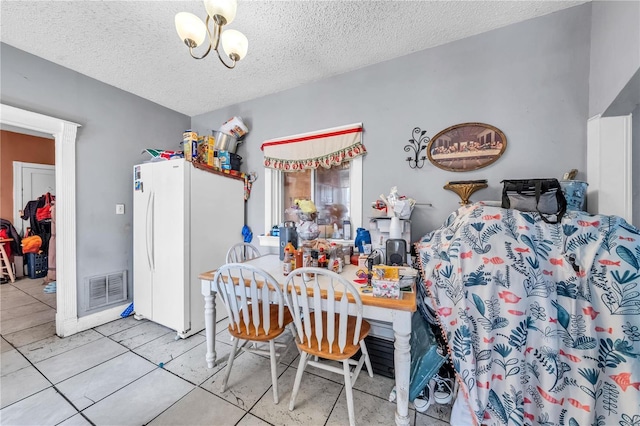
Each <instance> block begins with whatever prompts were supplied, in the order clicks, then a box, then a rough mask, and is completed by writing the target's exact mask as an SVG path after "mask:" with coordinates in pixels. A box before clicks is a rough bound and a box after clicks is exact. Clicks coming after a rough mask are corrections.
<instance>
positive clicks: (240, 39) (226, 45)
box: [220, 30, 249, 61]
mask: <svg viewBox="0 0 640 426" xmlns="http://www.w3.org/2000/svg"><path fill="white" fill-rule="evenodd" d="M220 41H221V43H222V48H223V49H224V51H225V53H226V54H227V55H228V56H229V57H231V55H232V54H235V55H238V59H237V60H238V61H239V60H241V59H242V58H244V57H245V56H247V49H248V48H249V40H247V37H246V36H245V35H244V34H242V33H241V32H240V31H237V30H226V31H224V32H223V33H222V36H221V37H220Z"/></svg>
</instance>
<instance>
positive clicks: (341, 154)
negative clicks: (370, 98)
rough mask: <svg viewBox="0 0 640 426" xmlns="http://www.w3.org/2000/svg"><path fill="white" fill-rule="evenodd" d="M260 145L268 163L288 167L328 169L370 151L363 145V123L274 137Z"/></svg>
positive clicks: (292, 169) (273, 167)
mask: <svg viewBox="0 0 640 426" xmlns="http://www.w3.org/2000/svg"><path fill="white" fill-rule="evenodd" d="M260 149H262V151H264V166H265V167H269V168H271V169H277V170H284V171H296V170H305V169H317V168H318V167H324V168H326V169H328V168H330V167H331V166H336V165H338V164H340V163H342V162H343V161H349V160H352V159H354V158H355V157H357V156H359V155H363V154H365V153H366V152H367V150H366V149H365V147H364V145H362V123H356V124H350V125H348V126H340V127H334V128H331V129H324V130H320V131H317V132H311V133H303V134H299V135H293V136H287V137H285V138H277V139H271V140H268V141H265V142H264V143H263V144H262V146H261V147H260Z"/></svg>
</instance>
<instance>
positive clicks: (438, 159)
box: [427, 123, 507, 172]
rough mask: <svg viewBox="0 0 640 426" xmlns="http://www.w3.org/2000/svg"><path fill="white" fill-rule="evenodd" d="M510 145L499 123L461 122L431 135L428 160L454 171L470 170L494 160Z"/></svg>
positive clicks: (479, 167)
mask: <svg viewBox="0 0 640 426" xmlns="http://www.w3.org/2000/svg"><path fill="white" fill-rule="evenodd" d="M506 148H507V138H506V137H505V135H504V133H502V131H501V130H500V129H498V128H497V127H494V126H491V125H490V124H484V123H462V124H456V125H455V126H451V127H447V128H446V129H444V130H443V131H441V132H440V133H438V134H437V135H435V136H434V137H432V138H431V141H430V142H429V145H428V146H427V155H428V156H429V161H431V163H433V165H434V166H436V167H439V168H441V169H443V170H448V171H451V172H469V171H471V170H478V169H481V168H483V167H487V166H488V165H489V164H492V163H494V162H495V161H496V160H497V159H498V158H500V156H501V155H502V154H503V153H504V150H505V149H506Z"/></svg>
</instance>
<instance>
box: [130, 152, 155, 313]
mask: <svg viewBox="0 0 640 426" xmlns="http://www.w3.org/2000/svg"><path fill="white" fill-rule="evenodd" d="M152 194H153V164H151V163H149V164H140V165H137V166H134V168H133V308H134V310H135V312H136V317H140V318H142V317H144V318H149V319H151V318H153V304H152V297H153V269H152V267H151V241H152V235H151V233H152V232H153V230H152V229H151V214H152V208H153V205H152V203H153V198H152Z"/></svg>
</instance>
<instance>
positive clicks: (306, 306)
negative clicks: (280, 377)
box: [285, 268, 373, 425]
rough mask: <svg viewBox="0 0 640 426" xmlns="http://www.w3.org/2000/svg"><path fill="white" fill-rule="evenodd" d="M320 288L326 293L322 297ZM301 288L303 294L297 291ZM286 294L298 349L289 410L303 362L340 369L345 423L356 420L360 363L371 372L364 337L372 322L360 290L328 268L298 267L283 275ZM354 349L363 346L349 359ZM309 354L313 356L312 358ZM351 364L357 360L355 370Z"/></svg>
mask: <svg viewBox="0 0 640 426" xmlns="http://www.w3.org/2000/svg"><path fill="white" fill-rule="evenodd" d="M312 274H313V276H312ZM325 292H326V293H325ZM322 293H325V294H326V296H325V297H323V294H322ZM300 294H306V295H307V297H300V296H299V295H300ZM285 296H286V298H287V306H288V307H289V310H290V311H291V315H292V316H293V320H294V321H293V323H294V325H295V329H296V344H297V345H298V349H300V351H301V353H300V362H299V364H298V371H297V373H296V380H295V383H294V386H293V392H292V394H291V401H290V402H289V410H293V408H294V406H295V402H296V397H297V396H298V391H299V390H300V382H301V380H302V373H304V369H305V368H306V367H307V365H311V366H313V367H318V368H322V369H323V370H327V371H331V372H334V373H337V374H343V375H344V384H345V393H346V394H347V408H348V411H349V424H351V425H354V424H355V415H354V409H353V392H352V386H353V384H354V383H355V381H356V379H357V378H358V375H359V374H360V370H361V369H362V365H363V363H365V364H366V366H367V371H368V372H369V376H371V377H373V371H372V369H371V361H370V359H369V353H368V352H367V346H366V345H365V342H364V338H365V337H366V336H367V334H369V329H370V325H369V323H368V322H367V321H365V320H363V319H362V300H361V299H360V294H359V293H358V290H357V289H356V288H355V287H354V286H353V284H351V283H350V282H349V281H348V280H346V279H345V278H343V277H341V276H340V275H338V274H336V273H335V272H332V271H329V270H327V269H321V268H298V269H296V270H294V271H292V272H291V273H290V274H289V276H288V277H287V280H286V285H285ZM349 296H351V298H352V300H351V301H350V300H349ZM350 311H351V315H350ZM358 349H360V350H362V355H361V356H360V359H359V360H358V361H355V360H352V359H351V357H352V356H353V355H355V354H356V353H357V352H358ZM311 357H315V358H314V359H313V360H312V359H310V358H311ZM318 358H322V359H327V360H333V361H342V369H340V368H337V367H334V366H331V365H327V364H325V363H322V362H319V361H318ZM352 365H353V366H355V368H354V369H353V371H352V370H351V366H352Z"/></svg>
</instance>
